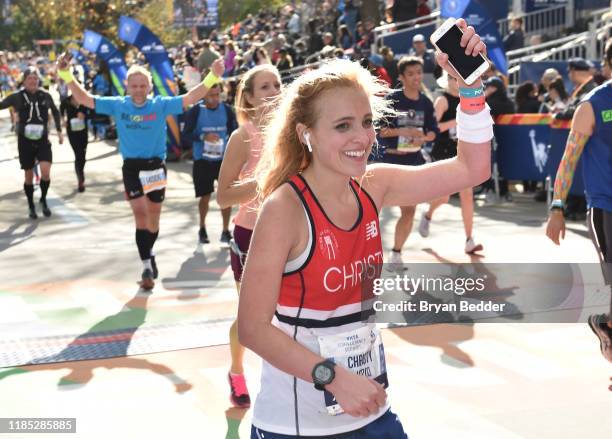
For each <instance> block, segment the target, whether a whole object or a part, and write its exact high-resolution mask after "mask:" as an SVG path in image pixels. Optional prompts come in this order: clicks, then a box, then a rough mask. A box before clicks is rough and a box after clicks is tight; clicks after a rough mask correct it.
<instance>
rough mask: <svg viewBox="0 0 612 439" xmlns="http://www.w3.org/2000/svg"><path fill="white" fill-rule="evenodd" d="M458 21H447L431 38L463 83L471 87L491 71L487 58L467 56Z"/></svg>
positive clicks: (452, 19) (450, 19) (451, 19)
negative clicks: (462, 44) (461, 43)
mask: <svg viewBox="0 0 612 439" xmlns="http://www.w3.org/2000/svg"><path fill="white" fill-rule="evenodd" d="M456 21H457V20H455V19H454V18H449V19H447V20H446V21H445V22H444V23H443V24H442V26H440V27H439V28H438V29H436V30H435V31H434V33H433V34H431V37H430V38H429V39H430V40H431V44H433V45H434V46H435V47H436V48H437V49H438V50H439V51H440V52H443V53H446V54H447V55H448V62H449V64H450V65H451V66H453V68H454V69H455V70H456V71H457V73H459V75H460V76H461V78H462V79H463V81H464V82H465V83H466V84H468V85H470V84H473V83H474V81H476V80H477V79H478V78H480V76H481V75H482V74H483V73H484V72H486V71H487V70H488V69H489V61H488V60H487V58H486V57H484V56H483V55H481V54H479V55H478V56H472V55H466V54H465V47H461V45H460V44H459V43H460V42H461V37H462V36H463V31H462V30H461V29H460V28H459V26H457V25H456V24H455V23H456Z"/></svg>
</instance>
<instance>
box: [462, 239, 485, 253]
mask: <svg viewBox="0 0 612 439" xmlns="http://www.w3.org/2000/svg"><path fill="white" fill-rule="evenodd" d="M483 248H484V247H483V246H482V244H476V243H475V242H474V238H469V239H468V240H467V241H465V252H466V253H467V254H469V255H471V254H474V253H476V252H479V251H482V249H483Z"/></svg>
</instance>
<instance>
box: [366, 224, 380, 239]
mask: <svg viewBox="0 0 612 439" xmlns="http://www.w3.org/2000/svg"><path fill="white" fill-rule="evenodd" d="M377 236H378V227H377V226H376V221H370V222H369V223H368V224H366V241H368V240H370V239H372V238H376V237H377Z"/></svg>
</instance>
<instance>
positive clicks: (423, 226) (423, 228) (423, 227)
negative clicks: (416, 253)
mask: <svg viewBox="0 0 612 439" xmlns="http://www.w3.org/2000/svg"><path fill="white" fill-rule="evenodd" d="M430 223H431V220H430V219H427V214H426V213H425V212H423V215H421V222H420V223H419V235H421V236H422V237H423V238H427V237H428V236H429V224H430Z"/></svg>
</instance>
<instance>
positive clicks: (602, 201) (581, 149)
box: [546, 38, 612, 390]
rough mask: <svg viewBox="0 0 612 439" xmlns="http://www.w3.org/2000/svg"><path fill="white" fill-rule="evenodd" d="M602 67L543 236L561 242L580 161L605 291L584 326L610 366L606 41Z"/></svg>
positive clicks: (578, 115)
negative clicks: (601, 306) (605, 305)
mask: <svg viewBox="0 0 612 439" xmlns="http://www.w3.org/2000/svg"><path fill="white" fill-rule="evenodd" d="M602 65H603V67H604V68H603V72H602V73H603V74H604V76H606V77H607V78H608V79H609V80H608V81H607V82H605V83H603V84H602V85H600V86H599V87H597V88H595V89H593V90H592V91H591V92H590V93H588V94H586V95H585V96H584V97H583V98H582V100H581V101H580V104H578V108H577V109H576V112H575V113H574V116H573V118H572V125H571V129H570V132H569V136H568V137H567V144H566V145H565V152H564V153H563V158H562V159H561V163H559V168H558V170H557V176H556V178H555V186H554V194H553V201H552V204H551V206H550V216H549V217H548V223H547V225H546V236H548V238H550V240H551V241H553V242H554V243H555V244H557V245H560V242H561V241H560V240H561V239H564V238H565V219H564V217H563V210H564V207H565V201H566V199H567V195H568V194H569V191H570V188H571V187H572V181H573V179H574V172H575V170H576V166H577V165H578V161H579V160H580V158H581V157H582V174H583V176H584V187H585V195H586V199H587V206H588V209H589V210H588V216H587V225H588V228H589V234H590V236H591V239H592V241H593V244H594V245H595V249H596V250H597V256H598V257H599V261H600V262H601V269H602V272H603V278H604V282H605V283H606V285H608V288H610V291H609V292H610V312H609V313H608V314H593V315H591V316H590V317H589V326H590V327H591V329H592V330H593V332H594V333H595V335H597V337H598V338H599V344H600V348H601V353H602V355H603V356H604V358H605V359H607V360H608V361H610V362H612V140H611V139H612V79H610V78H611V77H612V38H609V39H608V41H607V43H606V45H605V49H604V58H603V62H602ZM610 390H612V386H610Z"/></svg>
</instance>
